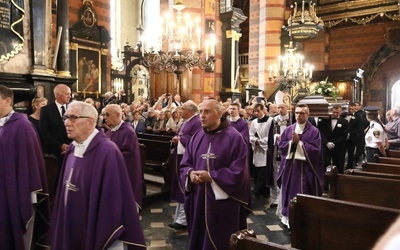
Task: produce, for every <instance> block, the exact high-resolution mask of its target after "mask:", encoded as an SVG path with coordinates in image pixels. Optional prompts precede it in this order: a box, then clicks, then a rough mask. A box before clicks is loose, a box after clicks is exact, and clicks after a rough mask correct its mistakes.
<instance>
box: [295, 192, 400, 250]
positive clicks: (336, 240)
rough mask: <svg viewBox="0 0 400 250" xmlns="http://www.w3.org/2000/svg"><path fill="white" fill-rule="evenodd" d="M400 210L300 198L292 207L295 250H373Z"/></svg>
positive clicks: (302, 196)
mask: <svg viewBox="0 0 400 250" xmlns="http://www.w3.org/2000/svg"><path fill="white" fill-rule="evenodd" d="M399 215H400V210H397V209H391V208H384V207H378V206H372V205H367V204H360V203H354V202H348V201H342V200H333V199H329V198H322V197H316V196H311V195H302V194H298V195H297V196H296V197H295V198H294V199H293V200H292V201H291V204H290V212H289V217H290V218H289V221H290V228H291V243H292V247H294V248H299V249H320V250H330V249H332V250H337V249H340V250H345V249H371V248H372V247H373V246H374V244H375V242H376V241H377V240H378V239H379V237H380V236H381V235H382V234H384V232H385V231H386V230H387V228H389V226H390V225H391V224H392V223H393V222H394V221H395V220H396V218H397V217H398V216H399Z"/></svg>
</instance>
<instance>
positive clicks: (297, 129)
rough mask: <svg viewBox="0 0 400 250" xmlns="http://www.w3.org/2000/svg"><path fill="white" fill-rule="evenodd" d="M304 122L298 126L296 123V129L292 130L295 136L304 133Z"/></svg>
mask: <svg viewBox="0 0 400 250" xmlns="http://www.w3.org/2000/svg"><path fill="white" fill-rule="evenodd" d="M306 124H307V123H306V122H305V123H304V124H298V123H296V128H295V129H294V132H296V134H302V133H303V131H304V128H305V127H306Z"/></svg>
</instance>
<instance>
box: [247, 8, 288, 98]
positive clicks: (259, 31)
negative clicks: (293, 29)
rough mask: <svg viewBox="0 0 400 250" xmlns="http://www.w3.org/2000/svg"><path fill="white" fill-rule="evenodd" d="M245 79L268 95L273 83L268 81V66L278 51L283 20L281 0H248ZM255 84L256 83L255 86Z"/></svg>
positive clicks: (273, 62) (275, 59)
mask: <svg viewBox="0 0 400 250" xmlns="http://www.w3.org/2000/svg"><path fill="white" fill-rule="evenodd" d="M250 13H251V15H250V20H249V23H250V27H251V28H250V33H249V36H250V44H249V79H253V81H254V82H256V84H257V86H258V87H259V88H260V89H263V90H265V91H264V92H265V93H264V95H265V96H266V97H269V95H270V94H271V93H272V92H273V91H274V90H275V88H276V86H275V83H273V82H269V71H268V66H269V65H274V64H276V63H277V58H278V56H279V55H280V53H281V29H282V26H283V25H284V21H285V1H284V0H267V1H266V2H265V1H259V0H256V1H251V2H250ZM257 86H256V87H257Z"/></svg>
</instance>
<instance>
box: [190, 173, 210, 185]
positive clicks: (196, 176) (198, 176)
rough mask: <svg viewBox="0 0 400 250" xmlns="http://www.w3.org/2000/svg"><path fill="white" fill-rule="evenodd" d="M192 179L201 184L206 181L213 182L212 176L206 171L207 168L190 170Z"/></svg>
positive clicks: (193, 181)
mask: <svg viewBox="0 0 400 250" xmlns="http://www.w3.org/2000/svg"><path fill="white" fill-rule="evenodd" d="M190 181H191V182H192V183H194V184H201V183H204V182H211V181H212V179H211V176H210V174H209V173H208V172H207V171H205V170H199V171H194V170H193V171H191V172H190Z"/></svg>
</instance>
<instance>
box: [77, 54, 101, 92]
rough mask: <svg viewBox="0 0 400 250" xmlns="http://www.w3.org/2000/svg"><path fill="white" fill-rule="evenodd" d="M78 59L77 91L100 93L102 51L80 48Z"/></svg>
mask: <svg viewBox="0 0 400 250" xmlns="http://www.w3.org/2000/svg"><path fill="white" fill-rule="evenodd" d="M76 58H77V63H76V67H77V70H76V72H77V79H78V81H77V91H78V92H85V93H98V92H99V89H100V88H101V85H100V84H101V64H100V60H101V53H100V50H96V49H92V48H86V47H78V53H77V57H76Z"/></svg>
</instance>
